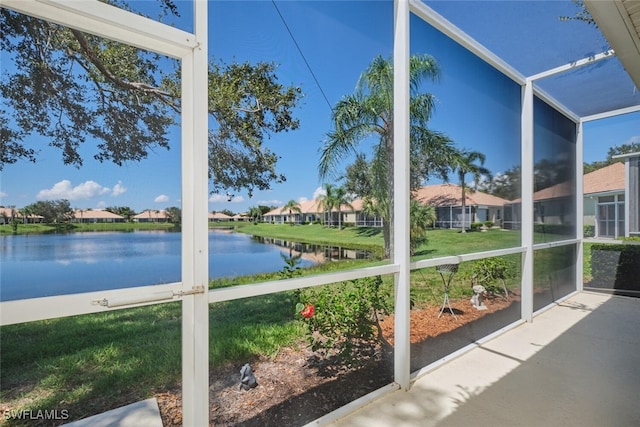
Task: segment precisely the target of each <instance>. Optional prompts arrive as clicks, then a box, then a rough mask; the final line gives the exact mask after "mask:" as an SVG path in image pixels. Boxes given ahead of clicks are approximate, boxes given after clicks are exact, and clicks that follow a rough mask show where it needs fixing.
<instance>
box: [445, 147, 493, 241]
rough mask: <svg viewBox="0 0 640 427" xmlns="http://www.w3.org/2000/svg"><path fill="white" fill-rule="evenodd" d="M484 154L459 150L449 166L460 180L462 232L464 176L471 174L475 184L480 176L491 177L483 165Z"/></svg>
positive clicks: (464, 197)
mask: <svg viewBox="0 0 640 427" xmlns="http://www.w3.org/2000/svg"><path fill="white" fill-rule="evenodd" d="M485 159H486V157H485V155H484V154H482V153H481V152H479V151H468V150H460V151H459V152H458V153H457V155H456V156H455V157H454V161H453V163H452V164H451V167H452V168H453V169H454V170H455V171H456V172H457V173H458V181H459V182H460V191H461V195H460V201H461V204H462V232H463V233H465V232H466V227H467V226H466V222H465V215H466V212H465V206H466V204H467V196H466V192H467V188H466V187H467V185H466V181H465V179H466V176H467V175H468V174H471V176H472V177H473V180H474V181H475V182H476V184H477V183H478V182H479V181H480V178H482V177H488V178H489V179H491V171H489V169H487V168H485V167H484V162H485Z"/></svg>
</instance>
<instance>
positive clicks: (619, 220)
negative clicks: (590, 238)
mask: <svg viewBox="0 0 640 427" xmlns="http://www.w3.org/2000/svg"><path fill="white" fill-rule="evenodd" d="M596 214H597V225H598V228H597V235H596V237H611V238H617V237H619V236H624V233H625V231H624V229H625V222H624V195H623V194H618V195H613V196H602V197H598V206H597V210H596Z"/></svg>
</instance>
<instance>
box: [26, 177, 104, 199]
mask: <svg viewBox="0 0 640 427" xmlns="http://www.w3.org/2000/svg"><path fill="white" fill-rule="evenodd" d="M110 192H111V190H109V189H108V188H106V187H103V186H102V185H100V184H98V183H97V182H95V181H85V182H83V183H82V184H79V185H77V186H75V187H74V186H72V185H71V181H69V180H68V179H63V180H62V181H60V182H57V183H55V184H54V185H53V187H51V188H49V189H46V190H40V192H38V194H37V195H36V199H37V200H56V199H67V200H86V199H91V198H93V197H96V196H101V195H103V194H108V193H110Z"/></svg>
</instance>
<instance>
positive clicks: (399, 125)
mask: <svg viewBox="0 0 640 427" xmlns="http://www.w3.org/2000/svg"><path fill="white" fill-rule="evenodd" d="M393 67H394V72H393V123H394V126H393V153H394V154H393V176H394V180H393V185H394V189H393V194H394V198H393V211H394V214H393V223H392V224H391V225H390V226H391V227H393V242H392V244H393V246H392V249H393V254H392V256H393V263H394V264H396V265H398V266H399V269H400V270H399V271H398V273H396V274H395V299H394V300H395V317H394V319H395V324H394V328H395V347H394V350H395V351H394V378H395V381H396V382H397V383H398V384H399V385H400V387H401V388H402V389H404V390H408V389H409V386H410V370H411V368H410V351H411V348H410V341H409V331H410V323H409V316H410V313H409V310H410V296H409V294H410V282H411V281H410V274H411V271H410V270H409V261H410V258H409V255H410V254H409V192H410V187H409V169H410V162H409V152H410V150H409V147H410V140H409V125H410V122H409V98H410V91H409V71H410V70H409V2H408V0H395V2H394V40H393Z"/></svg>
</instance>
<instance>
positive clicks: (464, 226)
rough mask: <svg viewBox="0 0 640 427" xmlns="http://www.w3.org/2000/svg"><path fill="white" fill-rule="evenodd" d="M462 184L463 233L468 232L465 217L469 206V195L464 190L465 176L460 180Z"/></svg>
mask: <svg viewBox="0 0 640 427" xmlns="http://www.w3.org/2000/svg"><path fill="white" fill-rule="evenodd" d="M460 186H461V187H462V231H461V233H466V232H467V226H466V218H465V209H466V206H467V195H466V194H465V191H464V187H465V186H464V178H463V179H461V180H460Z"/></svg>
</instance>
